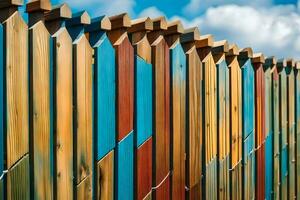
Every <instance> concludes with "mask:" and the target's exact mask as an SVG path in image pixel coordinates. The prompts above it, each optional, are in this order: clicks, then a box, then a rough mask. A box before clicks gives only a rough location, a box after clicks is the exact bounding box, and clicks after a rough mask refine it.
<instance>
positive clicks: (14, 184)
mask: <svg viewBox="0 0 300 200" xmlns="http://www.w3.org/2000/svg"><path fill="white" fill-rule="evenodd" d="M29 184H30V179H29V155H26V156H24V157H23V158H21V159H20V160H19V161H18V162H17V163H16V164H15V165H14V166H13V167H12V168H11V169H9V171H8V173H7V191H6V192H7V193H6V195H7V199H8V200H29V199H30V190H29Z"/></svg>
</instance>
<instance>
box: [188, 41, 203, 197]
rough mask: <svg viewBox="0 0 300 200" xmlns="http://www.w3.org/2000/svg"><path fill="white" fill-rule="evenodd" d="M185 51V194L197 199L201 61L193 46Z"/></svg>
mask: <svg viewBox="0 0 300 200" xmlns="http://www.w3.org/2000/svg"><path fill="white" fill-rule="evenodd" d="M185 51H186V52H185V54H186V68H187V69H186V70H187V72H186V75H187V77H186V80H187V91H186V92H187V114H186V117H187V125H186V126H187V130H186V132H187V134H186V154H187V158H186V167H187V168H186V186H187V187H188V188H189V189H190V190H189V191H188V192H187V195H188V196H189V197H190V198H192V197H193V198H194V199H199V198H200V195H201V187H200V185H201V176H202V170H201V165H202V162H201V161H202V157H201V151H202V149H201V148H202V144H201V139H202V124H201V120H202V118H201V117H202V107H201V106H202V104H201V101H202V63H201V61H200V58H199V56H198V53H197V49H196V48H195V46H192V47H191V48H185ZM192 188H194V189H192ZM197 195H199V196H197Z"/></svg>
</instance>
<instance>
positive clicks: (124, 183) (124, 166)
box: [115, 132, 134, 200]
mask: <svg viewBox="0 0 300 200" xmlns="http://www.w3.org/2000/svg"><path fill="white" fill-rule="evenodd" d="M133 151H134V133H133V132H131V133H130V134H128V135H127V136H126V137H125V138H124V139H123V140H122V141H120V142H119V143H118V144H117V147H116V156H117V157H116V161H117V163H116V164H117V166H116V170H115V199H119V200H120V199H122V200H127V199H128V200H131V199H133V197H134V185H133V176H134V171H133V163H134V153H133Z"/></svg>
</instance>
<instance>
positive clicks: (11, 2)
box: [0, 0, 24, 8]
mask: <svg viewBox="0 0 300 200" xmlns="http://www.w3.org/2000/svg"><path fill="white" fill-rule="evenodd" d="M23 3H24V2H23V0H1V1H0V8H8V7H12V6H22V5H23Z"/></svg>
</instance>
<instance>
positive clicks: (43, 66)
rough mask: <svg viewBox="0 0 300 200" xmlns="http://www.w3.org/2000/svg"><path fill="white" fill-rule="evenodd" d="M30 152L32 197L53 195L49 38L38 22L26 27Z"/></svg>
mask: <svg viewBox="0 0 300 200" xmlns="http://www.w3.org/2000/svg"><path fill="white" fill-rule="evenodd" d="M29 42H30V54H29V63H30V73H31V75H30V76H31V79H30V82H31V83H30V86H31V88H30V91H31V92H30V95H31V97H32V98H31V100H30V109H31V110H30V123H31V125H30V126H31V130H32V131H31V132H30V139H31V144H30V154H31V155H32V157H31V170H32V172H33V174H31V176H32V181H31V182H33V187H34V190H33V191H35V192H34V194H33V196H34V199H52V198H53V167H54V163H53V137H54V136H53V130H54V129H53V109H54V108H53V101H52V95H53V94H52V91H51V90H52V88H53V85H52V84H53V74H52V73H53V68H52V59H53V57H52V42H53V41H52V39H51V37H50V34H49V33H48V31H47V29H46V27H45V25H44V24H43V23H42V22H39V23H36V24H35V25H34V26H32V27H31V28H30V29H29Z"/></svg>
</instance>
